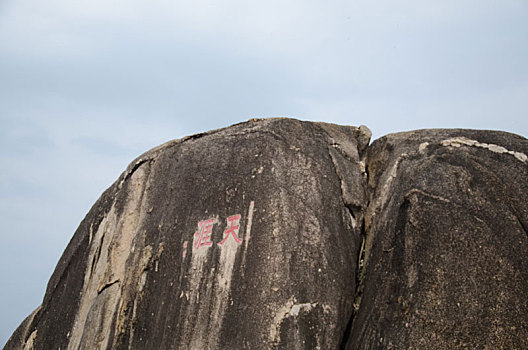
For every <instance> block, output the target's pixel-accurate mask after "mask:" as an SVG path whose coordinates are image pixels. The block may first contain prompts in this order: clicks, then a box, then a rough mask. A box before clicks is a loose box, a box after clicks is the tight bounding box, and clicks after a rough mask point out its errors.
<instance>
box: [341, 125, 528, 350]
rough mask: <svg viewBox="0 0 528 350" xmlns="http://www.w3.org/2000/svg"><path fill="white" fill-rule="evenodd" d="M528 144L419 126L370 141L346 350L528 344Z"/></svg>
mask: <svg viewBox="0 0 528 350" xmlns="http://www.w3.org/2000/svg"><path fill="white" fill-rule="evenodd" d="M526 154H528V141H527V140H526V139H524V138H522V137H520V136H516V135H512V134H507V133H504V132H490V131H475V130H421V131H414V132H407V133H399V134H393V135H388V136H386V137H383V138H381V139H379V140H377V141H375V142H374V143H373V144H372V145H371V146H370V147H369V150H368V155H367V164H368V169H369V193H370V194H371V195H370V204H369V206H368V210H367V213H366V215H365V218H366V220H365V224H366V230H365V231H366V244H365V253H364V256H365V258H364V259H365V262H364V263H363V265H365V266H366V267H365V269H364V270H363V271H362V272H361V287H360V288H359V290H360V291H362V296H361V302H360V308H359V311H358V313H357V314H356V315H355V317H354V320H353V326H352V331H351V336H350V339H349V342H348V346H347V348H348V349H528V322H527V321H528V316H527V315H528V313H527V312H528V299H527V298H526V296H527V295H528V231H527V229H528V160H527V157H526Z"/></svg>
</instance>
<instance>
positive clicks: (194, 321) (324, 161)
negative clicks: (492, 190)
mask: <svg viewBox="0 0 528 350" xmlns="http://www.w3.org/2000/svg"><path fill="white" fill-rule="evenodd" d="M369 137H370V135H369V132H368V130H366V129H363V128H362V129H361V130H360V129H359V128H355V127H346V126H336V125H330V124H322V123H318V124H314V123H306V122H300V121H296V120H287V119H268V120H261V121H250V122H248V123H243V124H239V125H235V126H232V127H230V128H227V129H222V130H216V131H212V132H208V133H204V134H199V135H194V136H191V137H188V138H184V139H182V140H177V141H172V142H169V143H166V144H164V145H162V146H160V147H158V148H156V149H153V150H151V151H149V152H147V153H145V154H143V155H142V156H141V157H139V158H138V159H136V160H135V161H134V162H133V163H132V164H131V165H130V166H129V168H128V169H127V170H126V171H125V172H124V173H123V175H122V176H121V177H120V178H119V179H118V180H117V181H116V182H115V183H114V184H113V185H112V187H111V188H109V189H108V190H107V191H106V192H105V193H104V194H103V196H102V197H101V198H100V199H99V201H98V202H97V203H96V204H95V205H94V207H93V208H92V210H91V211H90V212H89V214H88V215H87V216H86V218H85V219H84V221H83V222H82V223H81V225H80V227H79V229H78V230H77V231H76V233H75V235H74V237H73V239H72V241H71V242H70V244H69V246H68V247H67V249H66V251H65V252H64V255H63V256H62V258H61V259H60V261H59V264H58V266H57V268H56V270H55V272H54V274H53V276H52V278H51V280H50V282H49V285H48V289H47V292H46V295H45V297H44V301H43V303H42V305H41V306H40V307H39V308H38V309H37V310H36V311H35V312H34V313H33V314H32V315H31V316H30V317H28V319H27V320H26V321H24V323H23V324H22V325H21V326H20V327H19V329H18V330H17V331H16V332H15V334H14V335H13V336H12V338H11V339H10V341H9V342H8V343H7V345H6V347H5V349H22V348H24V349H26V348H28V349H270V348H280V349H334V348H338V347H339V346H341V345H340V344H341V343H342V342H344V340H343V339H344V337H345V331H346V328H347V324H348V321H349V320H350V318H351V315H352V312H353V305H352V304H353V300H354V293H355V290H356V285H355V283H356V270H357V267H356V263H357V261H356V260H357V259H356V255H357V252H358V250H359V244H360V239H361V238H360V237H361V229H360V226H359V224H358V222H357V220H358V219H357V217H359V215H360V212H361V211H362V210H363V208H362V206H363V205H364V203H366V193H365V188H366V186H365V185H366V177H365V174H364V173H362V168H361V166H360V154H361V153H362V152H363V151H365V149H366V146H367V144H368V138H369ZM354 211H357V212H356V213H354Z"/></svg>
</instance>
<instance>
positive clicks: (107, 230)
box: [68, 167, 146, 350]
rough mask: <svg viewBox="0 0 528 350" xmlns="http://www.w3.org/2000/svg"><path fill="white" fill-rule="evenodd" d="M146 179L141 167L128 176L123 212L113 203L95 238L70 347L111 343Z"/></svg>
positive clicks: (101, 345)
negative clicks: (113, 321) (114, 320)
mask: <svg viewBox="0 0 528 350" xmlns="http://www.w3.org/2000/svg"><path fill="white" fill-rule="evenodd" d="M145 179H146V172H145V170H144V169H143V168H141V167H140V168H138V169H136V171H135V172H134V173H133V174H132V175H131V177H130V179H129V181H130V192H129V195H128V196H127V203H126V205H125V208H124V213H123V215H121V216H119V217H118V216H117V214H116V206H115V203H114V205H112V208H111V209H110V212H109V213H108V214H107V215H106V217H105V218H104V219H103V220H102V222H101V224H100V225H99V228H98V230H97V232H95V234H94V235H93V237H92V244H91V247H90V254H89V255H88V264H87V271H86V273H85V279H84V287H83V290H84V294H83V296H82V298H81V301H80V305H79V312H78V314H77V317H76V320H75V324H74V326H73V330H72V335H71V338H70V341H69V344H68V349H69V350H77V349H81V348H90V347H92V348H106V346H107V345H108V344H106V343H107V342H108V341H109V339H110V333H111V330H112V318H113V316H114V314H115V313H116V312H117V311H118V309H119V302H120V299H121V293H122V286H121V283H122V282H117V283H115V282H116V281H125V279H126V278H125V274H126V273H127V266H126V262H127V259H128V257H129V255H130V253H131V250H132V244H133V240H134V237H135V236H136V235H137V232H136V230H137V227H138V226H139V225H138V222H140V214H141V208H142V202H141V199H142V192H143V189H144V183H145ZM97 255H98V257H97ZM129 273H130V272H129ZM107 286H108V288H106V287H107ZM94 315H97V316H96V318H97V319H94ZM92 322H97V324H92ZM81 340H82V343H81Z"/></svg>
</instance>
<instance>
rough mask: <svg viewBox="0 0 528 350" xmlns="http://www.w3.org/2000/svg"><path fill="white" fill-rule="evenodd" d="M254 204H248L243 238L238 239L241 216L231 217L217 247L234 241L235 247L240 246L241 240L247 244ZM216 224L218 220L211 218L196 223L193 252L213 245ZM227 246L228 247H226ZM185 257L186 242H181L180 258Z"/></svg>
mask: <svg viewBox="0 0 528 350" xmlns="http://www.w3.org/2000/svg"><path fill="white" fill-rule="evenodd" d="M254 207H255V203H254V202H253V201H251V202H250V204H249V209H248V217H247V227H246V232H245V238H240V236H239V230H240V220H241V218H242V216H241V215H240V214H236V215H231V216H229V217H228V218H227V228H226V229H225V230H224V237H223V239H222V241H221V242H220V243H218V246H220V247H222V246H223V245H224V244H226V243H228V242H229V241H234V242H235V243H236V244H237V245H240V244H241V243H242V241H243V240H245V241H246V248H247V243H248V240H249V238H250V235H251V224H252V222H253V210H254ZM217 223H218V218H211V219H208V220H203V221H200V222H198V230H197V231H196V232H195V233H194V239H193V250H199V249H200V248H202V247H205V248H207V247H210V246H212V245H213V237H212V236H213V227H214V225H215V224H217ZM228 246H229V245H228ZM186 255H187V241H184V242H183V246H182V257H183V258H185V256H186Z"/></svg>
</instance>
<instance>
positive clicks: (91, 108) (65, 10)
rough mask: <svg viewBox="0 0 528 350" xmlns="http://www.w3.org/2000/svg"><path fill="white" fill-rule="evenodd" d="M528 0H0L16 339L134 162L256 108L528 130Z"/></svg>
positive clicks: (5, 215) (396, 123)
mask: <svg viewBox="0 0 528 350" xmlns="http://www.w3.org/2000/svg"><path fill="white" fill-rule="evenodd" d="M527 111H528V2H527V1H525V0H522V1H510V0H501V1H488V0H479V1H476V0H475V1H464V0H456V1H454V0H444V1H423V0H420V1H419V0H409V1H395V0H390V1H389V0H387V1H385V0H381V1H372V0H371V1H354V0H349V1H321V0H319V1H313V0H302V1H301V0H298V1H284V0H283V1H273V0H267V1H259V2H252V1H241V0H240V1H233V0H227V1H226V0H224V1H203V0H193V1H177V0H170V1H169V0H166V1H165V0H164V1H155V0H154V1H139V0H126V1H124V0H104V1H102V0H89V1H88V0H77V1H67V0H47V1H41V0H38V1H37V0H2V1H0V146H1V147H0V157H1V158H0V239H1V240H0V276H1V281H2V282H1V283H0V310H2V312H1V313H0V346H1V345H2V344H3V343H5V341H7V339H8V337H9V335H10V334H11V333H12V332H13V331H14V329H15V328H16V327H17V326H18V324H20V322H21V321H22V320H23V318H24V317H25V316H27V315H28V314H29V313H30V312H31V311H32V310H33V309H35V308H36V307H37V306H38V305H39V304H40V302H41V300H42V297H43V295H44V290H45V287H46V283H47V280H48V279H49V277H50V276H51V273H52V271H53V269H54V267H55V265H56V263H57V261H58V259H59V257H60V255H61V253H62V251H63V250H64V248H65V247H66V245H67V243H68V241H69V239H70V238H71V236H72V234H73V232H74V230H75V229H76V227H77V226H78V224H79V223H80V221H81V220H82V218H83V217H84V215H85V214H86V213H87V211H88V210H89V208H90V207H91V205H92V204H93V203H94V202H95V200H96V199H97V198H98V197H99V195H100V194H101V193H102V192H103V190H104V189H106V188H107V187H108V186H110V184H111V183H112V182H113V181H114V180H115V179H116V178H117V177H118V176H119V174H120V173H121V172H122V171H123V170H124V169H125V167H126V165H127V164H128V163H129V162H130V161H132V159H133V158H135V157H136V156H138V155H139V154H141V153H143V152H144V151H146V150H148V149H150V148H152V147H154V146H156V145H158V144H161V143H163V142H165V141H168V140H170V139H174V138H180V137H183V136H185V135H189V134H192V133H196V132H201V131H206V130H209V129H214V128H218V127H222V126H227V125H230V124H233V123H236V122H239V121H244V120H247V119H249V118H254V117H271V116H290V117H295V118H299V119H304V120H318V121H327V122H334V123H340V124H348V125H360V124H365V125H367V126H369V127H370V129H371V130H372V131H373V133H374V137H375V138H376V137H380V136H382V135H383V134H386V133H390V132H395V131H402V130H411V129H418V128H433V127H435V128H436V127H464V128H478V129H500V130H506V131H510V132H514V133H517V134H521V135H523V136H525V137H526V136H528V116H527Z"/></svg>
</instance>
